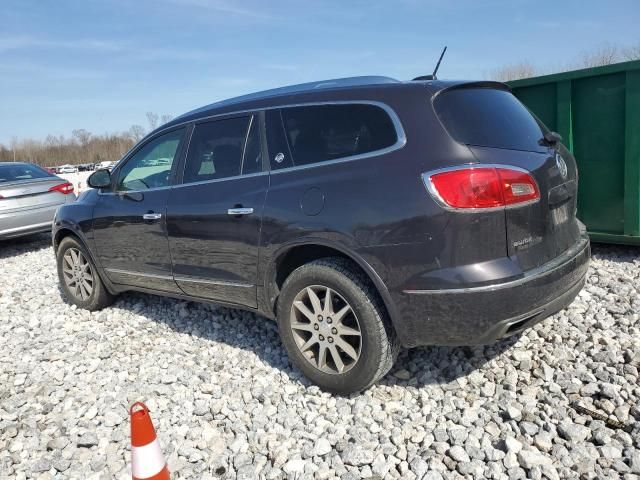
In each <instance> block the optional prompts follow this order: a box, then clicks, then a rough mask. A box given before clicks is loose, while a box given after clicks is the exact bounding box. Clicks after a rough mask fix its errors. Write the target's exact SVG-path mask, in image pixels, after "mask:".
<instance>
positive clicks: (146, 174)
mask: <svg viewBox="0 0 640 480" xmlns="http://www.w3.org/2000/svg"><path fill="white" fill-rule="evenodd" d="M184 132H185V129H184V128H181V129H179V130H174V131H173V132H169V133H165V134H164V135H161V136H159V137H156V138H154V139H153V140H150V141H149V142H147V143H146V144H145V145H144V146H143V147H142V148H140V150H138V151H137V152H136V153H135V154H134V155H133V157H131V158H130V159H129V160H127V163H125V164H124V165H123V166H122V169H121V170H120V173H119V179H120V180H119V182H118V188H117V190H119V191H123V190H129V191H130V190H136V191H137V190H147V189H149V188H159V187H166V186H167V185H169V176H170V174H171V166H172V165H173V162H174V161H175V160H176V156H177V154H178V152H179V147H180V142H181V141H182V137H183V136H184Z"/></svg>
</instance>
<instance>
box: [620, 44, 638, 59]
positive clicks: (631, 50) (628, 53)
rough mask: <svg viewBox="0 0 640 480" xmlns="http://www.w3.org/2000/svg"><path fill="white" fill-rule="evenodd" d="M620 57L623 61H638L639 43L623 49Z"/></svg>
mask: <svg viewBox="0 0 640 480" xmlns="http://www.w3.org/2000/svg"><path fill="white" fill-rule="evenodd" d="M622 57H623V58H624V59H625V60H640V43H637V44H636V45H630V46H628V47H625V48H623V49H622Z"/></svg>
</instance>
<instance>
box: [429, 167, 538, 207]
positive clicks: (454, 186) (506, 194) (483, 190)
mask: <svg viewBox="0 0 640 480" xmlns="http://www.w3.org/2000/svg"><path fill="white" fill-rule="evenodd" d="M424 181H425V184H426V186H427V188H428V189H429V191H430V192H431V194H432V195H433V196H434V197H436V199H438V200H439V201H440V202H441V203H443V204H445V205H446V206H448V207H451V208H462V209H464V208H478V209H482V208H501V207H508V206H515V205H519V204H522V203H528V202H532V201H536V200H538V199H539V198H540V190H539V189H538V184H537V183H536V181H535V180H534V179H533V177H532V176H531V175H529V174H528V173H527V172H524V171H522V170H516V169H513V168H503V167H469V168H459V169H454V170H449V171H445V172H440V173H434V174H431V175H429V174H425V175H424Z"/></svg>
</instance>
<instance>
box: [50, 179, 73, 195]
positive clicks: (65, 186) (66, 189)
mask: <svg viewBox="0 0 640 480" xmlns="http://www.w3.org/2000/svg"><path fill="white" fill-rule="evenodd" d="M49 191H50V192H60V193H64V194H65V195H68V194H70V193H73V184H72V183H69V182H67V183H61V184H60V185H55V186H53V187H51V188H50V189H49Z"/></svg>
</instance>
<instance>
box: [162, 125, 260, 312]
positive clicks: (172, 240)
mask: <svg viewBox="0 0 640 480" xmlns="http://www.w3.org/2000/svg"><path fill="white" fill-rule="evenodd" d="M260 117H261V116H260V115H259V114H256V115H243V116H235V117H231V118H225V119H219V120H215V121H207V122H202V123H197V124H196V125H195V127H194V130H193V134H192V136H191V141H190V143H189V150H188V153H187V156H186V160H185V162H184V170H183V173H182V175H181V183H180V184H179V185H176V186H175V187H174V188H172V189H171V194H170V197H169V202H168V206H167V231H168V237H169V246H170V251H171V257H172V262H173V275H174V278H175V281H176V283H177V284H178V285H179V286H180V288H181V289H182V291H184V292H185V293H186V294H188V295H193V296H196V297H201V298H206V299H210V300H215V301H220V302H224V303H232V304H239V305H245V306H250V307H256V306H257V302H256V283H257V281H256V277H257V266H258V248H259V242H260V227H261V219H262V209H263V206H264V201H265V196H266V192H267V188H268V182H269V176H268V174H267V172H264V171H263V168H262V167H263V166H262V149H261V148H262V147H261V143H262V142H261V123H262V122H261V119H260Z"/></svg>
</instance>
